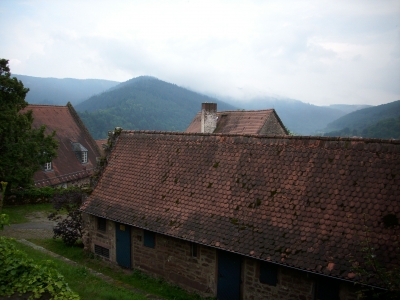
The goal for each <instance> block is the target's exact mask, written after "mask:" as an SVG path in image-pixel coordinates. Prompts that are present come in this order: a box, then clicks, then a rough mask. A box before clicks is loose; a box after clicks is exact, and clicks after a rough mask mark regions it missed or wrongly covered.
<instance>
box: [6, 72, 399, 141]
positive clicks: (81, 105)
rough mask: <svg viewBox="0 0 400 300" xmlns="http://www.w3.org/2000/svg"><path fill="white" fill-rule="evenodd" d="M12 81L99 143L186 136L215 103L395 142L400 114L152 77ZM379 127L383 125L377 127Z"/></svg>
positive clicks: (293, 127) (302, 131) (305, 126)
mask: <svg viewBox="0 0 400 300" xmlns="http://www.w3.org/2000/svg"><path fill="white" fill-rule="evenodd" d="M13 76H15V77H17V78H18V79H19V80H21V81H22V82H23V83H24V85H25V87H28V88H29V89H30V91H29V93H28V94H27V97H26V100H27V102H28V103H32V104H53V105H65V104H66V103H67V102H68V101H69V102H71V103H72V104H73V105H74V107H75V108H76V110H77V111H78V112H79V113H80V115H81V117H82V120H83V121H84V122H85V124H86V126H87V127H88V128H89V130H90V131H91V133H92V134H93V136H94V138H96V139H99V138H105V137H106V135H107V131H108V130H111V129H113V128H114V127H116V126H120V127H123V128H124V129H134V130H138V129H140V130H167V131H184V130H185V129H186V128H187V126H188V125H189V124H190V122H191V120H192V118H193V117H194V116H195V114H196V113H197V112H198V111H199V110H200V108H201V103H202V102H217V103H218V110H219V111H223V110H236V109H246V110H257V109H270V108H274V109H275V110H276V111H277V113H278V115H279V116H280V118H281V120H282V122H283V123H284V125H285V126H286V127H287V128H288V129H289V130H290V131H292V132H294V133H296V134H299V135H324V134H327V135H333V136H335V135H338V136H352V135H358V136H367V135H368V136H369V137H381V138H384V137H394V136H396V134H393V128H396V126H397V125H396V124H397V123H396V122H397V121H396V120H395V119H391V118H396V116H398V112H399V111H400V108H399V107H398V104H397V103H398V102H399V101H395V102H392V104H390V103H389V104H384V105H379V106H369V105H351V104H335V105H330V106H316V105H313V104H308V103H304V102H301V101H299V100H294V99H289V98H284V97H279V96H265V97H258V98H253V99H251V100H238V99H233V98H229V97H223V96H215V97H210V96H207V95H203V94H200V93H198V92H195V91H193V90H189V89H186V88H182V87H179V86H177V85H176V84H172V83H168V82H165V81H162V80H159V79H157V78H155V77H150V76H140V77H137V78H132V79H130V80H128V81H126V82H122V83H120V82H116V81H109V80H98V79H86V80H82V79H72V78H65V79H57V78H40V77H32V76H26V75H13ZM381 121H382V122H383V123H379V124H378V125H377V122H381ZM368 126H373V128H372V127H371V128H369V127H368ZM367 127H368V128H367ZM387 128H388V129H387ZM362 131H364V133H362ZM383 131H385V132H386V134H383ZM381 132H382V134H381Z"/></svg>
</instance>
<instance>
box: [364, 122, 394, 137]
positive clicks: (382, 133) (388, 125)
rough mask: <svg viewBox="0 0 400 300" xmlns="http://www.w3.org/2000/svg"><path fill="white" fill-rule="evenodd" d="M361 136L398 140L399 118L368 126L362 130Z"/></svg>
mask: <svg viewBox="0 0 400 300" xmlns="http://www.w3.org/2000/svg"><path fill="white" fill-rule="evenodd" d="M361 135H362V136H363V137H369V138H381V139H400V116H399V117H397V118H389V119H384V120H382V121H379V122H377V123H375V124H373V125H371V126H368V127H366V128H364V129H363V130H362V132H361Z"/></svg>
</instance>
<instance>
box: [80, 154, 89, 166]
mask: <svg viewBox="0 0 400 300" xmlns="http://www.w3.org/2000/svg"><path fill="white" fill-rule="evenodd" d="M87 162H88V152H87V151H82V152H81V163H83V164H86V163H87Z"/></svg>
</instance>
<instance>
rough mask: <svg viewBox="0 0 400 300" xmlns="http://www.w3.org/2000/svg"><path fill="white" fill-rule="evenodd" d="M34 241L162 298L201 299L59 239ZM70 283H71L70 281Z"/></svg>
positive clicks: (179, 299) (175, 299) (80, 263)
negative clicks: (117, 265)
mask: <svg viewBox="0 0 400 300" xmlns="http://www.w3.org/2000/svg"><path fill="white" fill-rule="evenodd" d="M34 243H35V244H37V245H40V246H42V247H44V248H46V249H48V250H50V251H52V252H54V253H57V254H58V255H61V256H64V257H67V258H69V259H70V260H72V261H75V262H77V263H78V264H79V265H81V266H86V267H89V268H91V269H93V270H95V271H97V272H100V273H102V274H105V275H107V276H110V277H111V278H113V279H114V280H117V281H119V282H123V283H125V284H128V285H130V286H132V287H134V288H138V289H140V290H142V291H145V292H146V293H150V294H154V295H157V296H159V297H161V298H163V299H171V300H200V299H203V298H201V297H200V296H199V295H196V294H193V293H188V292H186V291H185V290H183V289H181V288H179V287H177V286H173V285H171V284H169V283H167V282H165V281H163V280H161V279H156V278H153V277H151V276H148V275H146V274H144V273H142V272H140V271H138V270H135V271H133V272H132V273H131V272H129V273H128V272H126V271H124V270H122V269H121V268H119V267H116V266H114V265H111V264H110V263H109V262H105V261H103V260H102V259H99V258H98V256H95V255H93V253H89V254H88V253H87V252H84V251H82V248H80V247H78V246H73V247H69V246H67V245H65V244H64V243H63V242H62V241H60V240H53V239H47V240H39V239H37V240H34ZM70 284H71V283H70Z"/></svg>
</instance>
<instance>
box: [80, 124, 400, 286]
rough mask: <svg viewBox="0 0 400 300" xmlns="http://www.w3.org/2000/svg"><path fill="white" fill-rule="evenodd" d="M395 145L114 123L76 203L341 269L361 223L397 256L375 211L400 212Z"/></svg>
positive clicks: (343, 273) (145, 224)
mask: <svg viewBox="0 0 400 300" xmlns="http://www.w3.org/2000/svg"><path fill="white" fill-rule="evenodd" d="M376 149H386V150H385V155H376V151H377V150H376ZM399 149H400V142H399V141H392V140H386V141H381V140H359V139H357V140H354V139H340V138H317V137H315V138H312V137H307V138H304V137H285V138H277V137H265V136H264V137H263V136H256V135H254V136H240V135H221V134H187V133H167V132H134V131H122V133H121V135H120V136H119V140H118V142H117V144H116V146H115V148H114V150H113V152H112V155H111V159H110V160H109V162H108V165H107V167H106V169H105V171H104V173H103V174H102V176H101V179H100V181H99V183H98V185H97V187H96V188H95V190H94V191H93V193H92V195H91V196H90V197H89V199H88V200H87V201H86V202H85V204H84V205H83V206H82V210H83V211H84V212H87V213H89V214H94V215H97V216H101V217H105V218H108V219H111V220H115V221H118V222H121V223H125V224H130V225H133V226H137V227H140V228H145V229H148V230H152V231H155V232H159V233H162V234H167V235H172V236H174V237H177V238H182V239H187V240H191V241H194V242H197V243H204V244H210V245H211V246H212V247H216V248H220V249H225V250H229V251H234V252H237V253H240V254H243V255H247V256H253V257H255V258H259V259H263V260H270V261H272V262H276V263H283V264H286V265H289V266H294V267H296V268H300V269H304V270H310V271H315V272H321V273H324V274H328V275H331V276H336V277H342V278H347V276H348V275H347V274H349V273H350V272H351V266H350V262H349V257H348V255H352V256H353V257H354V258H356V259H359V260H361V259H362V255H363V254H362V252H361V249H362V245H361V242H362V241H363V240H364V237H365V231H364V228H365V227H364V226H365V225H367V226H369V229H370V230H371V232H370V238H371V240H372V241H373V243H374V246H375V248H376V249H377V255H378V256H379V257H381V258H382V259H383V260H387V262H386V263H390V264H393V263H398V262H396V261H394V258H392V257H391V256H389V255H388V253H387V251H389V250H387V249H390V247H392V244H391V243H392V242H393V239H395V238H396V230H397V237H398V236H399V235H398V228H397V229H396V230H392V229H388V228H385V226H384V224H383V222H382V218H383V217H384V216H386V215H388V214H394V215H395V216H396V217H397V218H400V203H399V201H398V200H399V194H400V184H399V183H400V151H399ZM293 162H295V163H293ZM365 162H368V166H367V164H366V163H365ZM256 170H257V171H256ZM371 174H372V175H373V177H370V175H371ZM370 179H373V180H372V181H371V180H370ZM371 186H373V187H372V188H371ZM132 199H134V201H132ZM109 205H111V206H112V209H107V207H108V206H109ZM288 249H289V250H288ZM384 249H386V250H384ZM327 257H329V264H328V262H327ZM328 266H329V267H328Z"/></svg>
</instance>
